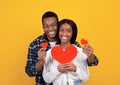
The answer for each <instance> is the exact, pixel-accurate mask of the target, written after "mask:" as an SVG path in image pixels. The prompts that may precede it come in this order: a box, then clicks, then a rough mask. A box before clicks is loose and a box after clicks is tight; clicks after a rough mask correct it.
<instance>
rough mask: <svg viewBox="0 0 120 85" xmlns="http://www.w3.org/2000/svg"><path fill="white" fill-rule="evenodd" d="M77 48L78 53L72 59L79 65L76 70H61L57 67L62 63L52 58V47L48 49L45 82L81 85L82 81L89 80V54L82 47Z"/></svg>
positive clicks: (44, 74) (57, 84) (44, 73)
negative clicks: (62, 71) (63, 71)
mask: <svg viewBox="0 0 120 85" xmlns="http://www.w3.org/2000/svg"><path fill="white" fill-rule="evenodd" d="M74 46H75V45H74ZM75 47H76V46H75ZM76 48H77V55H76V57H75V58H74V59H73V60H72V61H71V62H72V63H73V64H75V65H76V67H77V69H76V72H71V71H68V72H65V73H61V72H59V71H58V69H57V67H58V65H59V64H60V63H59V62H58V61H57V60H55V59H53V58H52V55H51V50H52V48H51V49H50V50H48V51H47V54H46V61H45V64H44V69H43V78H44V80H45V82H47V83H53V85H81V82H86V81H87V80H88V78H89V75H90V73H89V69H88V65H87V55H86V54H85V53H83V51H82V48H79V47H76ZM67 83H69V84H67Z"/></svg>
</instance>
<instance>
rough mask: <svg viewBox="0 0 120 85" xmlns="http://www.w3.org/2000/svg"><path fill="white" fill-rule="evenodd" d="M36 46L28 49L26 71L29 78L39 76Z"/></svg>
mask: <svg viewBox="0 0 120 85" xmlns="http://www.w3.org/2000/svg"><path fill="white" fill-rule="evenodd" d="M35 48H36V47H35V45H33V44H31V45H30V46H29V49H28V56H27V62H26V66H25V71H26V73H27V74H28V75H29V76H35V75H36V74H37V71H36V67H35V65H36V63H37V61H38V59H37V58H38V57H37V51H36V49H35Z"/></svg>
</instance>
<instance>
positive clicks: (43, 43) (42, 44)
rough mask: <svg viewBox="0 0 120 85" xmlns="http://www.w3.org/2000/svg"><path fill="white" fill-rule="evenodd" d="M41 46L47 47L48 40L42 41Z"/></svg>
mask: <svg viewBox="0 0 120 85" xmlns="http://www.w3.org/2000/svg"><path fill="white" fill-rule="evenodd" d="M40 46H41V47H42V48H47V46H48V43H47V42H42V43H41V44H40Z"/></svg>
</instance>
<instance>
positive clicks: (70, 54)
mask: <svg viewBox="0 0 120 85" xmlns="http://www.w3.org/2000/svg"><path fill="white" fill-rule="evenodd" d="M51 53H52V57H53V58H54V59H56V60H57V61H58V62H60V63H62V64H64V63H68V62H70V61H71V60H73V59H74V58H75V57H76V55H77V49H76V47H74V46H72V45H70V46H68V47H67V48H66V49H65V50H63V49H62V48H61V47H60V46H55V47H53V48H52V51H51Z"/></svg>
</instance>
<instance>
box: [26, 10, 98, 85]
mask: <svg viewBox="0 0 120 85" xmlns="http://www.w3.org/2000/svg"><path fill="white" fill-rule="evenodd" d="M42 24H43V30H44V34H43V35H40V36H39V37H38V38H36V39H35V40H34V41H33V42H32V43H31V44H30V46H29V49H28V57H27V62H26V67H25V71H26V73H27V74H28V75H29V76H31V77H32V76H35V77H36V85H48V84H46V83H45V82H44V80H43V77H42V70H43V65H44V62H45V56H46V51H47V50H49V49H50V48H51V47H52V46H54V45H55V44H56V38H55V35H56V31H57V25H58V16H57V15H56V14H55V13H54V12H51V11H48V12H46V13H45V14H43V16H42ZM42 42H47V43H48V47H47V48H46V49H44V48H42V47H41V46H40V44H41V43H42ZM75 45H77V46H79V44H78V43H77V42H76V43H75ZM83 52H84V53H86V54H87V55H88V56H89V57H88V59H87V62H88V66H93V65H97V64H98V59H97V57H96V56H95V55H94V54H93V48H92V47H91V46H90V45H85V46H84V47H83Z"/></svg>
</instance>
